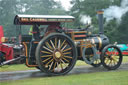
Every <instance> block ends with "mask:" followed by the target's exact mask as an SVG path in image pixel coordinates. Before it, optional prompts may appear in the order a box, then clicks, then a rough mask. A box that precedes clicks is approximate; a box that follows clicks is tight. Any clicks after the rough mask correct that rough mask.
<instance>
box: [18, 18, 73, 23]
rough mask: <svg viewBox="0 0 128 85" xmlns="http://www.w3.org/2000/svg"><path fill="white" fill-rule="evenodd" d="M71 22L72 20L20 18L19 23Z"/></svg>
mask: <svg viewBox="0 0 128 85" xmlns="http://www.w3.org/2000/svg"><path fill="white" fill-rule="evenodd" d="M56 21H59V22H65V21H67V22H71V21H73V19H43V18H21V19H20V22H56Z"/></svg>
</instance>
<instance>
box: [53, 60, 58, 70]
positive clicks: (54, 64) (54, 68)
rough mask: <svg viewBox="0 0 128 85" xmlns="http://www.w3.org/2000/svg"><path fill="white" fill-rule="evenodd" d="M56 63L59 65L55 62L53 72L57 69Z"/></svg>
mask: <svg viewBox="0 0 128 85" xmlns="http://www.w3.org/2000/svg"><path fill="white" fill-rule="evenodd" d="M56 63H57V62H55V64H54V67H53V71H54V70H55V67H56Z"/></svg>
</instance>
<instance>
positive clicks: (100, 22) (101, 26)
mask: <svg viewBox="0 0 128 85" xmlns="http://www.w3.org/2000/svg"><path fill="white" fill-rule="evenodd" d="M103 13H104V12H103V11H102V10H100V11H97V14H98V23H99V34H104V26H103V22H104V21H103Z"/></svg>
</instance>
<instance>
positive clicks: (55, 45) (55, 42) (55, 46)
mask: <svg viewBox="0 0 128 85" xmlns="http://www.w3.org/2000/svg"><path fill="white" fill-rule="evenodd" d="M55 48H57V38H55Z"/></svg>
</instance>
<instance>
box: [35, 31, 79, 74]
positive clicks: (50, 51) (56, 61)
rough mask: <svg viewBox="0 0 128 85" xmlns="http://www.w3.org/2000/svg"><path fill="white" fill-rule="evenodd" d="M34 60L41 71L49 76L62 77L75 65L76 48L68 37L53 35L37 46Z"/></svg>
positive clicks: (58, 34)
mask: <svg viewBox="0 0 128 85" xmlns="http://www.w3.org/2000/svg"><path fill="white" fill-rule="evenodd" d="M36 60H37V64H38V66H39V68H40V70H41V71H44V72H46V73H48V74H50V75H63V74H66V73H68V72H69V71H70V70H71V69H72V68H73V67H74V65H75V63H76V60H77V51H76V47H75V45H74V43H73V42H72V40H71V39H70V38H69V37H68V36H66V35H64V34H60V33H53V34H50V35H48V36H47V37H45V38H44V39H42V40H41V41H40V43H39V44H38V46H37V49H36Z"/></svg>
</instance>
